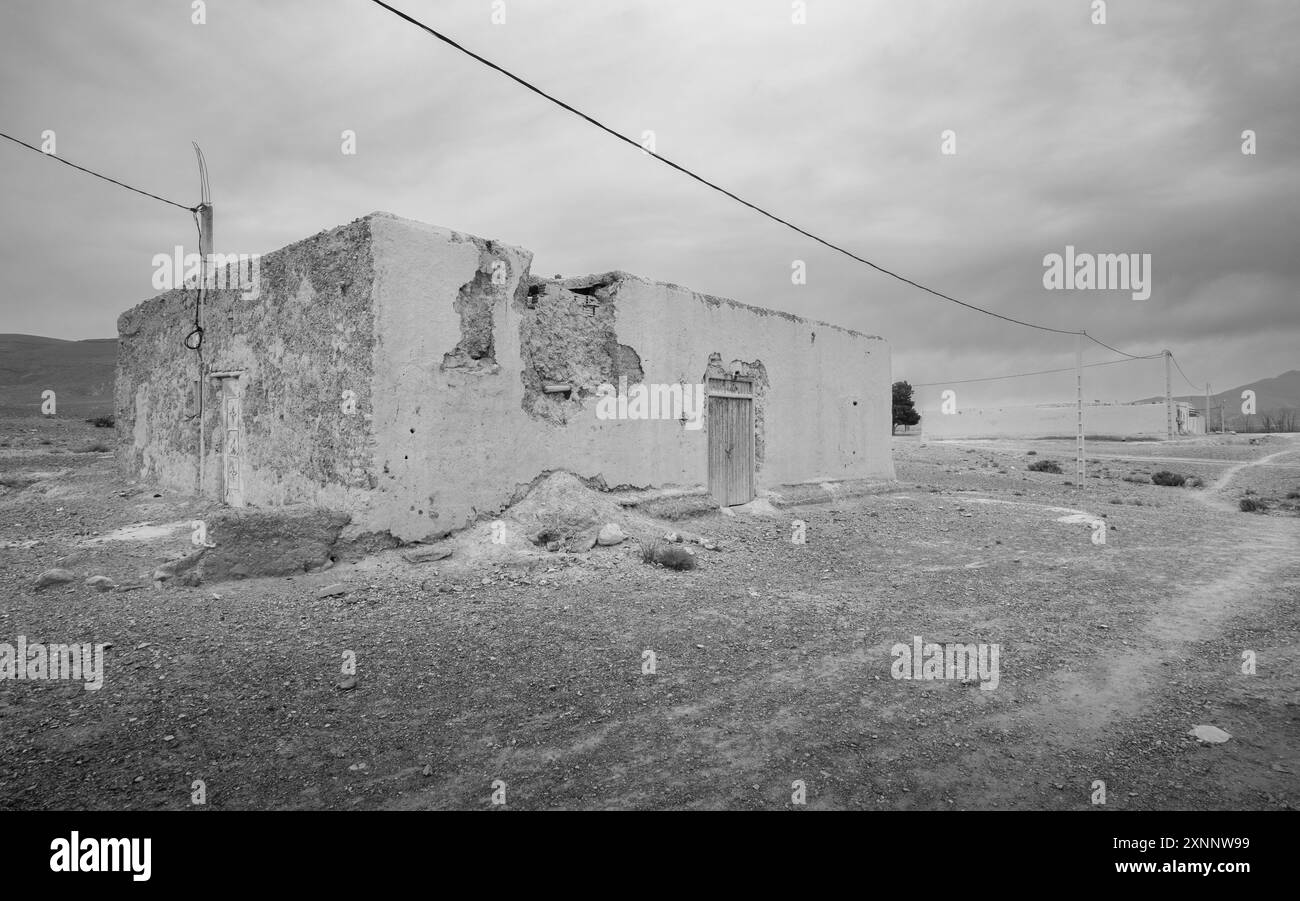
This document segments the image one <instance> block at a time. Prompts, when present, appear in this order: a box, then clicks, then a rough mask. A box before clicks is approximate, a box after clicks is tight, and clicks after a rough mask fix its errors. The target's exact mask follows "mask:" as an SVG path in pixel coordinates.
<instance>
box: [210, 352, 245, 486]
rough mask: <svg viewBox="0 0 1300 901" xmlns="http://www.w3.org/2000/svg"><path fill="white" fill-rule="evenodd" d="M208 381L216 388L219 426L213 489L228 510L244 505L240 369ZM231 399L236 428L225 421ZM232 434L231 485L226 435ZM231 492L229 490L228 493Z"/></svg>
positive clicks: (243, 432)
mask: <svg viewBox="0 0 1300 901" xmlns="http://www.w3.org/2000/svg"><path fill="white" fill-rule="evenodd" d="M208 378H210V379H211V380H212V383H213V384H214V385H215V386H216V388H217V397H218V400H219V403H218V410H219V413H218V417H219V423H220V426H221V479H220V481H219V482H218V485H217V488H218V490H219V492H220V500H221V502H222V503H223V504H226V505H227V506H230V507H244V506H247V503H246V501H245V500H244V465H243V461H244V456H245V450H246V446H247V442H246V440H245V439H246V437H247V436H246V430H245V429H244V388H245V387H246V385H245V382H244V371H243V370H229V371H225V372H211V373H208ZM230 398H233V399H234V400H235V402H236V409H237V413H238V417H239V420H238V422H237V423H236V426H237V427H236V428H234V429H232V428H231V427H230V423H229V420H228V418H227V417H228V399H230ZM232 431H233V432H235V433H236V434H237V435H238V436H239V437H238V438H237V439H236V440H237V441H238V442H239V446H238V447H237V448H236V450H235V454H234V464H235V483H234V484H233V485H232V483H231V479H230V466H231V462H232V461H231V454H230V433H231V432H232ZM232 489H233V490H232Z"/></svg>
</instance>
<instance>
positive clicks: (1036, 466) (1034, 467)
mask: <svg viewBox="0 0 1300 901" xmlns="http://www.w3.org/2000/svg"><path fill="white" fill-rule="evenodd" d="M1027 468H1028V470H1029V471H1030V472H1050V473H1053V474H1055V475H1058V476H1059V475H1060V474H1061V464H1060V463H1057V462H1056V461H1055V460H1035V461H1034V462H1033V463H1030V464H1029V466H1028V467H1027Z"/></svg>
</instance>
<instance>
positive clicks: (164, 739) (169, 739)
mask: <svg viewBox="0 0 1300 901" xmlns="http://www.w3.org/2000/svg"><path fill="white" fill-rule="evenodd" d="M175 740H176V736H175V735H164V736H163V741H175Z"/></svg>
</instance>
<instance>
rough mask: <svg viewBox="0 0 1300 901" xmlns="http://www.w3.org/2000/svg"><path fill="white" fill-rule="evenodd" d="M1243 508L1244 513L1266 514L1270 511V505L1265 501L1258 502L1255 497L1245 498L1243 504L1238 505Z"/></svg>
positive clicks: (1242, 500)
mask: <svg viewBox="0 0 1300 901" xmlns="http://www.w3.org/2000/svg"><path fill="white" fill-rule="evenodd" d="M1237 506H1238V507H1240V508H1241V512H1242V513H1264V512H1267V511H1268V505H1266V504H1265V503H1264V502H1263V501H1257V500H1255V499H1254V498H1253V497H1243V498H1242V499H1241V503H1240V504H1238V505H1237Z"/></svg>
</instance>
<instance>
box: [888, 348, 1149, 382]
mask: <svg viewBox="0 0 1300 901" xmlns="http://www.w3.org/2000/svg"><path fill="white" fill-rule="evenodd" d="M1162 356H1164V354H1147V355H1146V356H1143V357H1131V358H1130V359H1126V360H1106V361H1104V362H1101V363H1084V364H1083V368H1084V369H1090V368H1092V367H1093V366H1113V365H1115V364H1116V363H1131V362H1133V360H1154V359H1157V358H1159V357H1162ZM1055 372H1074V367H1073V366H1066V367H1063V368H1061V369H1040V370H1038V371H1037V372H1015V373H1012V374H1011V375H990V376H985V377H983V378H978V379H956V380H949V381H946V382H924V383H921V384H917V385H912V387H913V388H937V387H939V386H940V385H969V384H970V383H972V382H997V381H1001V380H1002V379H1019V378H1024V377H1026V376H1030V375H1050V374H1052V373H1055Z"/></svg>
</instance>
